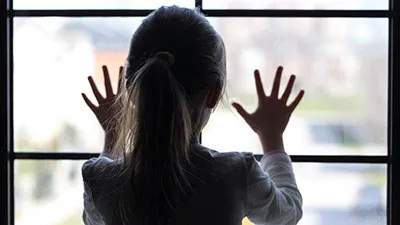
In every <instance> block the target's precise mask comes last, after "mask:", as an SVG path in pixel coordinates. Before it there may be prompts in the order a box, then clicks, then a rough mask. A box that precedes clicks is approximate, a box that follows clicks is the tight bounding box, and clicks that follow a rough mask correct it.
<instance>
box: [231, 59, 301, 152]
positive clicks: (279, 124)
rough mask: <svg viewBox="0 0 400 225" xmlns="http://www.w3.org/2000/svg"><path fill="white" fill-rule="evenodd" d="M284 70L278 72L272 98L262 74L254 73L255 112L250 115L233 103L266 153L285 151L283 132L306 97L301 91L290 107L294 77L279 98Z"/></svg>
mask: <svg viewBox="0 0 400 225" xmlns="http://www.w3.org/2000/svg"><path fill="white" fill-rule="evenodd" d="M282 70H283V68H282V67H281V66H280V67H278V69H277V71H276V75H275V79H274V83H273V86H272V91H271V95H270V96H266V95H265V92H264V88H263V85H262V82H261V78H260V72H259V71H258V70H256V71H255V72H254V78H255V82H256V89H257V95H258V107H257V109H256V111H255V112H253V113H248V112H247V111H246V110H245V109H244V108H243V107H242V106H241V105H240V104H238V103H236V102H234V103H232V106H233V107H234V108H235V109H236V110H237V111H238V113H239V114H240V115H241V116H242V117H243V119H244V120H245V121H246V122H247V124H249V126H250V127H251V128H252V129H253V130H254V132H256V133H257V135H258V136H259V138H260V140H261V143H262V145H263V149H264V152H265V153H266V152H269V151H272V150H283V149H284V146H283V141H282V135H283V132H284V131H285V128H286V126H287V124H288V122H289V119H290V116H291V114H292V112H293V111H294V109H295V108H296V107H297V105H298V104H299V102H300V101H301V99H302V98H303V96H304V90H301V91H300V92H299V94H298V95H297V96H296V98H295V99H294V100H293V102H292V103H290V104H289V105H288V99H289V96H290V94H291V92H292V88H293V85H294V81H295V79H296V76H295V75H292V76H291V77H290V79H289V82H288V84H287V87H286V89H285V91H284V93H283V95H282V97H281V98H279V96H278V95H279V87H280V82H281V76H282Z"/></svg>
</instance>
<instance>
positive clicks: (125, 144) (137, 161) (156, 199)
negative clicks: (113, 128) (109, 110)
mask: <svg viewBox="0 0 400 225" xmlns="http://www.w3.org/2000/svg"><path fill="white" fill-rule="evenodd" d="M173 63H174V62H173V56H172V55H171V54H170V53H165V52H162V53H159V54H157V55H156V56H154V57H152V58H149V59H148V60H147V61H146V62H145V63H144V65H142V67H141V68H140V69H139V70H137V72H135V74H127V78H126V88H125V89H124V91H123V93H122V94H121V96H120V97H119V98H120V99H119V101H118V102H119V103H121V104H122V105H121V111H120V113H119V115H118V119H119V123H118V130H119V132H118V140H117V144H116V149H119V150H123V155H124V160H123V162H124V166H123V169H124V173H123V174H127V175H128V176H129V178H130V182H131V184H132V189H133V196H132V197H133V199H132V200H129V201H131V202H130V204H129V205H130V206H129V207H127V206H126V205H125V206H122V205H121V208H120V210H121V213H122V215H123V217H124V218H123V220H124V219H125V220H126V222H127V223H129V224H140V225H150V224H151V225H153V224H154V225H156V224H160V223H161V222H164V221H162V220H163V219H164V218H165V217H166V216H167V212H170V213H172V212H173V210H174V208H175V206H176V204H177V202H178V201H179V200H178V199H177V195H176V193H174V191H176V190H179V191H178V192H179V193H186V192H187V190H189V189H190V188H191V186H190V183H189V181H188V174H187V166H189V165H191V164H190V159H189V152H188V151H189V143H190V139H191V136H192V127H191V116H190V112H189V108H188V103H187V98H186V94H185V92H184V89H183V88H182V87H181V86H180V84H179V82H178V81H177V80H176V79H175V78H174V76H173V74H172V70H171V67H172V66H173ZM121 82H122V81H121ZM128 208H130V209H128ZM127 210H129V211H131V212H134V214H132V213H127ZM128 214H130V216H128ZM128 218H129V219H128Z"/></svg>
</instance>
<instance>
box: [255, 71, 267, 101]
mask: <svg viewBox="0 0 400 225" xmlns="http://www.w3.org/2000/svg"><path fill="white" fill-rule="evenodd" d="M254 79H255V81H256V89H257V95H258V99H263V98H264V97H265V92H264V87H263V85H262V82H261V77H260V71H258V70H255V71H254Z"/></svg>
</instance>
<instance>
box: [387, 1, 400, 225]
mask: <svg viewBox="0 0 400 225" xmlns="http://www.w3.org/2000/svg"><path fill="white" fill-rule="evenodd" d="M389 9H390V10H391V11H392V12H393V17H392V18H389V29H390V30H389V76H390V77H389V78H390V79H389V90H390V93H389V96H390V97H391V99H390V105H391V108H390V109H389V111H390V113H391V114H389V133H388V134H389V141H390V142H389V155H390V157H391V158H392V161H391V163H390V165H389V168H388V173H389V174H388V175H389V180H388V221H389V224H390V225H397V224H400V214H399V213H400V202H399V201H400V183H399V182H400V177H399V175H400V152H399V150H400V149H399V146H400V89H399V87H400V77H399V76H398V75H399V74H400V56H399V47H400V40H399V39H400V34H399V27H400V21H399V20H400V18H399V13H400V3H399V1H397V0H390V6H389ZM396 148H397V149H396Z"/></svg>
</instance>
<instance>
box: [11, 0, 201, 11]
mask: <svg viewBox="0 0 400 225" xmlns="http://www.w3.org/2000/svg"><path fill="white" fill-rule="evenodd" d="M162 5H178V6H182V7H188V8H194V6H195V3H194V0H146V1H129V0H68V1H62V0H36V1H30V0H14V9H156V8H158V7H160V6H162Z"/></svg>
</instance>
